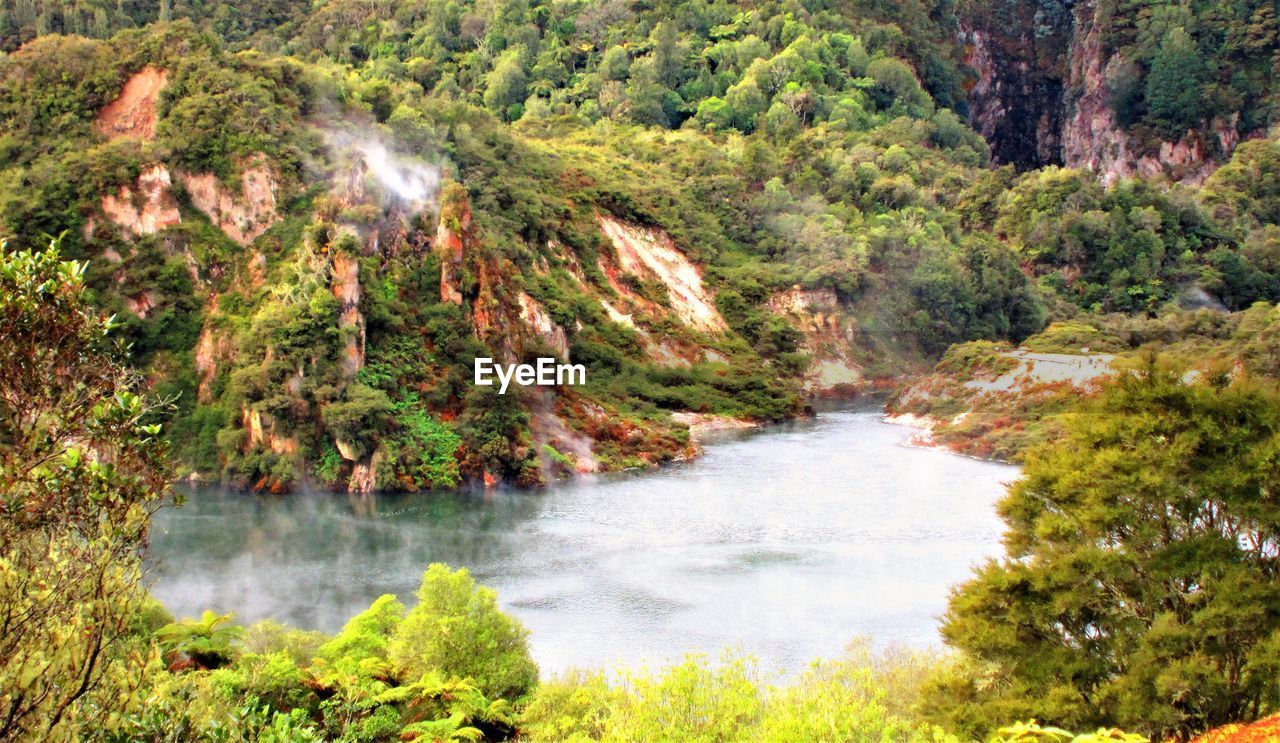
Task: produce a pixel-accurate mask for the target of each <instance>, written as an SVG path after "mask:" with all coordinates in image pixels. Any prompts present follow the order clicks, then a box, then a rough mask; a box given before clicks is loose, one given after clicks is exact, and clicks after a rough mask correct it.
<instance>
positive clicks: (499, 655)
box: [388, 563, 538, 699]
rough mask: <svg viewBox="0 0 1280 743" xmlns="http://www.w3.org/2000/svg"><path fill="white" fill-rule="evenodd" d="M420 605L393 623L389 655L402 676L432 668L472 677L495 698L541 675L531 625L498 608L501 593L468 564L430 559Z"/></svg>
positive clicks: (517, 693) (511, 695)
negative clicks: (455, 566) (482, 582)
mask: <svg viewBox="0 0 1280 743" xmlns="http://www.w3.org/2000/svg"><path fill="white" fill-rule="evenodd" d="M417 596H418V605H417V606H415V607H414V608H413V609H411V610H410V611H409V613H408V615H407V616H405V618H404V621H403V622H401V623H400V625H399V626H398V627H397V628H396V629H395V632H394V634H393V635H392V639H391V643H390V645H389V646H388V657H389V658H390V660H391V662H392V664H393V665H394V666H395V668H396V670H397V672H398V673H399V675H400V677H401V678H402V679H405V680H410V681H411V680H414V679H417V678H420V677H422V676H424V675H426V674H428V673H430V672H432V671H437V672H439V673H442V674H444V675H446V676H452V677H457V678H464V679H470V680H471V681H472V683H474V684H475V686H476V688H477V689H479V690H480V691H481V693H483V694H484V695H485V696H486V697H489V698H491V699H497V698H503V699H515V698H518V697H521V696H523V695H524V694H526V693H528V692H529V691H530V690H531V689H532V688H533V685H534V684H535V683H536V682H537V680H538V668H537V666H536V665H534V662H533V658H532V657H530V655H529V643H528V636H529V631H528V630H527V629H525V628H524V626H523V625H521V624H520V622H519V621H517V620H515V619H513V618H511V617H509V616H507V615H506V614H504V613H502V611H500V610H499V609H498V601H497V594H495V593H494V592H493V591H492V590H491V589H488V588H484V587H480V586H477V585H476V582H475V580H474V579H473V578H472V577H471V576H470V574H468V573H467V571H466V570H465V569H462V570H458V571H451V570H449V568H448V566H446V565H442V564H440V563H435V564H432V565H431V567H429V568H427V572H426V573H425V574H424V575H423V576H422V585H421V587H419V588H418V594H417Z"/></svg>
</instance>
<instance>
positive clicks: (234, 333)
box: [0, 0, 1280, 742]
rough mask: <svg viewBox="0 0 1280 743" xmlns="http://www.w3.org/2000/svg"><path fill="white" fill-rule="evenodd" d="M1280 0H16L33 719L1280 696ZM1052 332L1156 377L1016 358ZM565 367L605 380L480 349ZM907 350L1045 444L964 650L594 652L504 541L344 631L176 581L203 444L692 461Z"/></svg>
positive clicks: (0, 6) (1007, 451) (965, 407)
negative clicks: (524, 612) (647, 659)
mask: <svg viewBox="0 0 1280 743" xmlns="http://www.w3.org/2000/svg"><path fill="white" fill-rule="evenodd" d="M1277 12H1280V6H1277V4H1276V3H1275V2H1274V1H1273V0H1270V1H1268V0H1238V1H1235V2H1225V1H1224V0H1205V1H1204V2H1197V3H1181V4H1168V3H1161V2H1155V1H1154V0H1123V1H1121V2H1117V1H1116V0H1096V2H1090V3H1075V4H1072V3H1061V2H1055V1H1051V0H1037V2H1033V3H1013V2H998V3H994V4H979V3H969V2H961V3H953V2H950V1H949V0H895V2H891V3H890V2H871V1H870V0H761V1H759V2H756V1H751V2H727V1H726V0H715V1H714V2H709V1H707V0H652V1H650V0H635V1H627V0H515V1H513V2H486V1H484V0H447V1H446V0H413V1H411V2H393V1H392V0H320V1H319V2H313V3H294V2H287V1H285V0H262V1H255V2H248V3H226V2H220V1H217V0H215V1H213V2H187V1H186V0H162V1H161V2H158V3H152V2H149V1H141V0H136V1H135V0H118V1H117V2H107V1H106V0H74V1H70V0H56V1H50V2H45V1H43V0H3V1H2V2H0V237H3V238H4V240H5V243H4V249H3V250H2V251H0V253H2V255H0V337H2V338H3V339H4V343H0V533H3V545H4V547H3V555H2V556H0V586H2V588H3V590H0V740H82V739H104V740H120V741H124V740H157V741H159V740H263V741H275V740H279V741H286V740H287V741H294V740H351V741H357V740H360V741H363V740H369V741H374V740H396V739H399V740H412V739H421V740H453V739H467V740H489V739H493V740H502V739H510V738H516V739H528V740H649V739H665V740H707V741H713V740H714V741H720V740H723V741H729V740H771V741H773V740H776V741H783V740H920V741H949V740H1008V741H1033V740H1035V741H1040V740H1043V741H1058V740H1078V741H1082V742H1085V741H1103V740H1130V741H1137V740H1145V739H1150V740H1191V739H1193V738H1195V736H1198V735H1201V734H1204V733H1206V731H1209V730H1211V729H1214V728H1220V727H1221V726H1225V725H1231V724H1237V723H1252V722H1254V721H1256V720H1259V719H1263V718H1266V717H1267V716H1269V715H1274V714H1276V713H1277V712H1280V681H1278V679H1280V590H1277V584H1276V583H1277V577H1278V574H1277V560H1278V559H1280V513H1278V512H1277V508H1278V506H1277V503H1276V500H1275V492H1276V482H1277V479H1278V478H1280V470H1277V467H1280V464H1278V463H1280V452H1278V451H1277V447H1278V446H1280V391H1277V387H1276V385H1277V380H1278V379H1280V308H1277V306H1276V305H1277V303H1278V302H1280V130H1277V128H1276V127H1277V119H1278V118H1280V110H1278V109H1277V106H1278V105H1280V90H1277V87H1276V83H1275V81H1276V80H1277V79H1280V36H1278V35H1280V21H1278V20H1277V17H1276V15H1277ZM1011 90H1024V91H1031V92H1029V93H1027V94H1026V95H1022V94H1017V96H1015V97H1017V98H1018V99H1019V100H1020V101H1022V102H1021V103H1018V104H1017V106H1015V105H1014V104H1013V103H1012V102H1011V101H1012V98H1009V97H1008V96H1011V95H1014V94H1013V93H1010V92H1009V91H1011ZM1018 106H1031V107H1032V108H1033V109H1035V110H1030V109H1023V108H1019V107H1018ZM1037 107H1038V108H1037ZM1025 353H1052V354H1066V355H1081V356H1089V355H1091V354H1098V353H1106V354H1108V356H1109V357H1111V356H1114V357H1115V358H1116V359H1117V361H1116V373H1115V374H1114V375H1112V376H1110V377H1108V378H1107V379H1105V380H1101V381H1098V382H1097V383H1095V384H1093V385H1092V386H1089V387H1088V388H1087V389H1085V388H1076V387H1072V386H1070V385H1065V384H1046V385H1041V386H1039V387H1034V388H1032V387H1025V386H1024V387H1020V388H1018V389H1017V391H1016V393H1010V394H988V395H986V396H981V395H978V394H976V393H975V392H974V390H975V389H976V388H978V387H981V386H982V384H984V383H990V382H992V380H996V379H999V378H1001V375H1004V374H1005V373H1007V372H1008V371H1009V370H1010V368H1012V367H1011V364H1013V363H1014V362H1015V360H1016V359H1017V358H1019V357H1018V354H1025ZM549 356H553V357H556V358H559V359H562V360H565V361H570V360H571V361H572V362H574V363H580V364H582V365H584V367H585V368H586V370H587V373H586V382H585V384H582V385H575V386H567V385H565V386H560V387H558V388H554V389H549V390H544V391H535V390H533V389H527V390H521V391H520V392H519V394H509V395H500V394H498V391H497V389H496V388H493V387H476V386H473V385H472V384H471V378H472V374H473V366H474V363H475V360H476V359H477V358H493V359H498V360H501V361H502V363H504V364H514V363H520V362H530V361H532V360H533V359H536V358H542V357H549ZM1081 390H1083V391H1081ZM885 391H893V396H892V397H891V398H890V408H891V409H892V410H893V411H894V412H898V413H902V412H910V413H912V414H913V415H918V416H921V417H927V418H929V419H931V420H933V421H935V424H936V425H935V430H934V433H935V436H936V437H937V438H938V440H939V441H941V442H942V443H943V444H944V445H947V446H950V447H952V448H955V449H957V450H959V451H962V452H964V453H968V454H972V455H977V456H982V457H989V458H996V459H1000V460H1006V461H1017V462H1019V463H1021V464H1022V466H1023V474H1022V477H1021V479H1020V480H1019V481H1018V482H1016V483H1015V484H1013V485H1012V486H1011V487H1010V489H1009V491H1008V493H1007V494H1006V495H1005V496H1004V497H1003V498H1002V499H1001V501H1000V505H999V509H998V510H999V515H1000V517H1001V519H1003V521H1004V523H1005V526H1006V534H1005V537H1004V541H1003V544H1002V546H1001V549H1002V550H1003V553H1004V555H1003V556H1002V557H1001V558H999V559H994V560H991V561H989V562H987V563H986V564H983V565H979V566H976V567H975V569H974V571H973V574H972V576H971V578H970V579H969V580H968V581H966V582H965V583H963V584H961V585H959V586H956V587H955V589H954V591H953V593H952V595H951V597H950V601H949V608H948V610H947V612H946V614H945V616H944V617H942V619H941V635H942V638H943V640H944V647H943V648H942V649H939V650H936V651H894V652H889V653H885V652H882V651H881V650H880V649H872V648H871V647H870V646H869V645H867V644H857V643H855V644H853V645H851V646H850V649H849V650H848V652H847V654H846V656H844V657H840V658H834V659H829V660H824V661H821V662H815V664H814V665H813V666H812V667H811V668H810V669H809V670H808V671H806V672H804V673H802V674H799V675H798V676H797V677H795V678H791V679H787V680H781V681H780V680H778V679H775V678H773V677H771V676H770V675H769V674H768V673H767V672H766V671H767V669H761V668H760V667H759V666H758V665H757V664H756V663H755V661H753V659H751V658H750V657H748V656H745V655H742V654H734V653H732V652H728V653H726V655H725V656H724V657H722V658H718V659H717V658H706V657H701V656H691V657H689V658H688V659H686V660H685V661H684V662H683V663H679V664H675V665H671V666H668V667H664V668H662V669H659V670H657V671H655V672H653V673H649V672H646V671H641V670H638V669H633V670H627V671H625V672H622V673H617V674H613V673H609V672H606V671H597V670H581V671H575V672H571V673H567V674H562V675H556V676H547V675H546V674H540V673H539V670H538V668H537V666H536V664H535V663H534V661H533V660H532V656H531V655H530V651H529V633H528V630H527V629H525V628H524V627H523V626H522V625H521V624H520V622H519V621H518V620H517V619H515V618H514V617H512V616H510V615H508V614H506V613H504V612H503V611H501V609H500V608H499V606H498V604H497V599H496V597H495V595H494V593H493V592H492V591H491V590H489V589H488V588H485V587H483V586H481V585H479V584H477V582H476V581H475V580H474V578H473V577H472V576H470V575H469V574H468V573H467V571H466V570H464V569H459V570H454V569H453V568H452V567H449V566H444V565H439V564H435V565H430V566H427V565H423V566H422V569H423V570H425V573H424V575H423V578H422V584H421V587H420V589H419V591H418V593H417V595H416V597H414V598H415V600H416V603H415V602H414V601H413V600H411V601H408V602H402V601H401V600H400V599H399V598H397V597H395V596H392V595H387V596H384V597H382V598H380V599H378V600H377V601H376V602H374V603H373V605H372V606H370V607H369V608H368V610H367V611H364V612H362V613H360V614H358V615H356V616H354V617H351V618H350V620H349V621H348V622H347V624H346V625H345V627H343V628H342V629H341V631H339V632H337V633H336V634H334V633H330V634H322V633H319V632H313V631H310V630H303V629H297V628H292V627H288V626H285V625H283V624H279V623H276V622H269V621H268V622H259V623H252V624H248V625H241V624H238V623H237V621H236V619H235V618H234V617H233V616H229V615H220V614H217V613H214V612H208V613H206V614H205V615H204V616H202V617H199V618H175V617H173V616H171V615H169V614H168V612H167V611H166V610H165V609H164V608H163V607H162V606H161V605H160V604H159V603H158V602H157V601H156V600H155V599H154V598H152V597H151V596H150V594H149V593H148V584H147V578H146V554H147V545H148V534H149V530H150V528H151V525H152V518H153V516H154V514H155V513H156V512H157V511H158V510H159V509H161V508H175V507H176V508H181V503H180V501H181V497H179V496H175V492H174V490H173V488H172V485H173V483H174V482H176V481H178V480H185V481H189V482H195V483H219V484H225V485H227V486H230V487H234V488H237V489H241V490H244V491H246V494H245V497H254V495H252V493H254V492H257V493H274V494H289V493H296V492H297V491H300V490H304V489H306V488H310V487H316V488H325V489H334V490H344V491H346V490H349V491H350V492H352V493H356V494H359V493H371V492H389V491H401V492H409V493H419V492H420V493H422V496H421V497H423V498H429V497H431V495H430V492H429V491H432V490H440V489H451V488H458V487H476V488H485V487H518V488H537V487H542V486H546V485H548V484H552V483H555V482H558V481H562V480H569V479H572V478H574V477H577V476H579V475H582V474H590V473H596V472H601V473H603V472H613V471H621V470H628V469H637V468H647V467H655V466H661V465H664V464H667V463H671V462H673V461H678V460H686V459H689V458H691V457H694V456H696V455H697V453H698V451H699V444H698V442H697V441H696V440H695V437H694V436H693V434H692V433H691V430H690V425H689V424H688V422H687V421H688V420H689V419H688V418H687V416H689V415H695V416H700V417H701V419H707V420H736V421H747V422H751V423H760V424H768V423H773V422H779V421H785V420H790V419H794V418H797V417H802V416H805V415H807V414H809V412H810V406H811V405H812V403H813V400H814V399H815V398H824V397H837V398H847V397H850V396H866V395H871V394H873V393H878V392H885ZM405 598H407V597H405ZM851 634H852V633H851ZM1067 731H1071V732H1067ZM1265 734H1266V733H1265V731H1264V732H1263V733H1261V734H1260V735H1263V736H1265ZM1240 739H1241V740H1245V739H1246V738H1240ZM1257 739H1260V740H1261V739H1265V738H1263V737H1260V738H1257Z"/></svg>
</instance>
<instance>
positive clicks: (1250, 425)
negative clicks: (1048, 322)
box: [940, 359, 1280, 738]
mask: <svg viewBox="0 0 1280 743" xmlns="http://www.w3.org/2000/svg"><path fill="white" fill-rule="evenodd" d="M1066 430H1067V433H1066V436H1065V438H1064V439H1062V440H1059V441H1056V442H1052V443H1050V444H1048V445H1046V446H1045V447H1043V448H1041V449H1040V450H1039V451H1036V452H1033V453H1032V454H1031V455H1030V456H1029V457H1028V459H1027V465H1026V469H1025V472H1024V477H1023V479H1022V480H1021V481H1020V482H1018V483H1017V484H1015V485H1014V486H1013V487H1012V488H1011V490H1010V492H1009V494H1008V496H1007V497H1006V498H1005V499H1004V500H1003V501H1002V502H1001V504H1000V514H1001V516H1002V517H1003V518H1004V520H1005V522H1006V523H1007V524H1008V527H1009V530H1008V532H1007V534H1006V537H1005V544H1006V547H1007V551H1008V554H1007V556H1006V557H1005V558H1004V559H1002V560H998V561H995V560H993V561H991V562H989V563H987V564H986V565H985V566H983V567H982V568H980V569H979V570H978V572H977V574H976V575H975V576H974V578H972V579H971V580H970V581H969V582H967V583H965V584H964V585H962V586H961V587H960V588H959V589H958V590H957V591H956V593H955V594H954V595H953V596H952V599H951V604H950V608H949V610H948V612H947V615H946V618H945V621H944V625H943V635H944V637H945V638H946V640H947V641H948V642H949V643H950V644H951V645H953V646H955V647H957V648H959V649H961V650H963V651H965V653H967V654H968V655H969V656H970V657H972V658H973V659H974V660H975V661H977V663H978V664H981V665H982V666H984V667H985V668H986V669H987V670H986V672H985V673H986V675H987V676H988V678H987V679H985V680H983V681H973V680H970V681H969V682H966V683H965V684H953V685H951V687H950V688H946V689H945V690H944V694H943V696H944V697H945V699H944V700H940V704H941V706H942V707H943V708H944V709H947V710H948V714H950V715H951V717H952V719H953V721H954V720H956V719H961V718H965V717H968V718H969V719H973V717H974V712H973V708H974V707H977V708H980V709H985V710H986V711H987V713H988V714H987V715H986V719H987V720H988V721H990V720H991V719H992V717H993V716H1000V717H1002V718H1003V719H1013V718H1017V717H1024V718H1025V717H1035V718H1037V719H1041V720H1045V721H1049V722H1053V723H1054V724H1065V725H1079V726H1085V727H1091V726H1094V725H1099V724H1103V723H1104V722H1105V723H1106V724H1108V725H1112V724H1117V723H1118V724H1120V725H1122V726H1126V727H1131V728H1133V729H1135V730H1138V731H1142V732H1146V733H1148V734H1150V735H1152V736H1153V737H1166V736H1171V735H1177V736H1178V737H1181V738H1185V737H1189V735H1190V734H1192V733H1195V732H1197V731H1200V730H1204V729H1206V728H1209V727H1213V726H1216V725H1221V724H1225V723H1227V722H1232V721H1237V720H1244V719H1249V718H1253V717H1256V716H1258V715H1259V714H1260V713H1262V712H1264V711H1266V710H1267V709H1269V708H1272V707H1274V705H1275V704H1276V701H1277V699H1280V673H1277V671H1278V670H1280V573H1277V571H1276V561H1277V555H1278V554H1280V503H1277V501H1276V496H1275V493H1276V491H1277V483H1278V482H1280V394H1277V392H1276V391H1275V390H1274V389H1272V388H1264V387H1261V386H1257V385H1254V384H1252V383H1250V382H1248V381H1247V380H1237V381H1234V382H1231V381H1230V380H1229V379H1228V378H1227V377H1226V376H1225V375H1216V376H1211V377H1210V378H1209V379H1206V380H1203V381H1199V382H1197V383H1194V384H1188V383H1185V382H1184V381H1182V372H1181V370H1179V369H1166V368H1162V367H1160V366H1159V365H1158V364H1157V362H1156V360H1155V359H1149V360H1148V362H1147V364H1146V365H1145V366H1144V367H1143V368H1142V369H1141V370H1140V371H1138V372H1135V373H1126V374H1124V375H1122V376H1121V377H1120V378H1119V379H1117V380H1116V381H1114V382H1113V383H1112V384H1110V385H1109V386H1108V387H1107V388H1106V389H1104V390H1103V392H1102V393H1101V395H1100V397H1099V398H1098V399H1097V400H1096V402H1094V403H1092V404H1090V405H1089V406H1088V407H1087V408H1085V410H1084V411H1083V412H1080V413H1077V414H1074V415H1072V416H1071V417H1069V418H1068V419H1067V421H1066ZM993 675H994V676H995V677H996V679H995V680H993V679H991V678H990V676H993ZM979 683H985V684H986V685H987V688H988V689H989V690H991V689H999V691H995V692H994V693H989V694H988V695H986V697H985V699H983V700H982V701H981V702H975V703H971V704H970V705H969V710H968V711H965V710H964V709H963V707H964V706H965V705H963V704H960V703H958V702H957V701H956V700H957V699H962V698H965V697H966V696H969V697H970V698H976V697H974V696H972V692H973V690H974V689H975V688H976V686H977V685H978V684H979ZM966 686H967V687H968V688H967V690H966V688H964V687H966ZM948 700H949V701H948ZM978 717H982V715H981V714H979V715H978Z"/></svg>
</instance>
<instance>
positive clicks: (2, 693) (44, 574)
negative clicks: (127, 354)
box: [0, 241, 168, 740]
mask: <svg viewBox="0 0 1280 743" xmlns="http://www.w3.org/2000/svg"><path fill="white" fill-rule="evenodd" d="M84 269H85V266H84V264H81V263H75V262H64V261H62V260H61V259H60V254H59V248H58V244H57V242H56V241H55V242H53V243H52V244H51V245H50V246H49V249H48V250H46V251H44V252H41V253H33V252H30V251H24V252H16V253H6V254H4V255H3V256H2V257H0V337H3V338H4V343H2V344H0V544H2V545H3V553H2V556H0V739H3V740H11V739H15V738H16V739H32V740H36V739H42V740H64V739H73V738H76V737H78V736H79V735H80V734H81V733H82V732H83V731H88V730H94V729H105V728H107V727H108V726H109V725H111V724H112V723H113V721H115V720H116V718H117V716H118V714H119V713H120V712H122V711H124V710H125V709H126V708H127V707H128V706H130V705H131V704H132V703H134V701H135V700H134V699H133V698H132V693H133V690H134V689H135V688H136V685H137V684H138V683H139V677H140V676H141V672H140V671H141V667H142V665H143V664H144V663H145V661H146V657H145V656H144V654H143V653H142V652H141V650H139V649H138V648H135V647H131V646H130V643H129V642H128V640H129V632H130V625H131V622H132V621H133V619H134V617H135V616H136V615H137V614H138V610H139V608H140V607H141V606H142V603H143V601H144V600H145V599H146V591H145V590H144V589H143V588H142V587H141V585H140V582H139V577H140V565H139V551H140V549H141V548H142V546H143V545H144V544H145V541H146V536H147V527H148V524H149V522H150V515H151V513H152V511H153V510H154V509H155V508H156V507H157V505H158V504H159V503H160V501H161V499H162V498H163V497H164V496H165V494H166V493H167V492H168V487H167V479H166V467H165V455H166V447H165V444H164V443H163V441H162V440H161V439H160V436H159V434H160V426H159V425H157V424H155V423H153V422H152V418H153V417H154V415H155V412H156V411H155V409H154V408H153V407H152V406H151V405H149V404H148V403H147V402H145V401H144V400H143V398H142V397H141V396H140V395H139V394H138V390H139V388H140V384H141V382H142V380H141V379H140V378H139V377H138V375H136V374H135V373H133V372H131V371H129V370H128V369H127V368H126V367H125V366H124V364H123V355H124V349H123V348H121V347H119V346H118V345H116V344H115V343H114V341H113V340H112V338H111V331H112V329H113V328H114V325H113V323H112V319H111V318H108V317H103V316H101V315H99V314H97V313H96V312H95V311H94V310H92V309H91V308H90V307H89V305H88V303H87V301H86V298H85V294H84V283H83V279H84Z"/></svg>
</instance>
